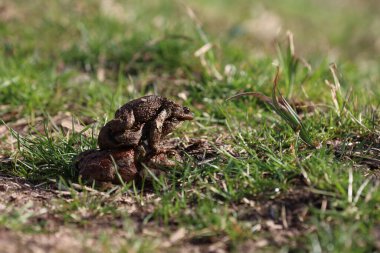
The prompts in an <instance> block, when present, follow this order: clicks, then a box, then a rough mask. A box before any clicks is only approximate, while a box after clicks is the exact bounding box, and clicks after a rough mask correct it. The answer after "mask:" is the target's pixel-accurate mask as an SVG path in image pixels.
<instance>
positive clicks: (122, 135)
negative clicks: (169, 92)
mask: <svg viewBox="0 0 380 253" xmlns="http://www.w3.org/2000/svg"><path fill="white" fill-rule="evenodd" d="M192 119H193V114H192V113H191V112H190V110H189V109H188V108H187V107H183V106H181V105H179V104H177V103H175V102H173V101H170V100H168V99H167V98H164V97H160V96H155V95H151V96H144V97H141V98H138V99H135V100H132V101H130V102H128V103H126V104H125V105H123V106H122V107H121V108H119V109H118V110H117V111H116V113H115V119H113V120H111V121H110V122H108V123H107V124H106V125H105V126H104V127H103V128H102V129H101V131H100V133H99V137H98V144H99V147H100V149H102V150H104V149H115V148H125V147H134V148H136V150H138V152H139V156H141V157H145V158H147V159H149V157H152V156H154V155H155V154H158V153H161V152H165V149H164V148H163V147H161V146H160V141H161V139H162V138H163V137H164V136H166V135H167V134H169V133H170V132H172V131H173V130H174V129H175V128H176V127H177V126H178V125H179V124H180V123H181V122H182V121H185V120H192Z"/></svg>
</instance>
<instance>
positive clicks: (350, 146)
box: [327, 133, 380, 178]
mask: <svg viewBox="0 0 380 253" xmlns="http://www.w3.org/2000/svg"><path fill="white" fill-rule="evenodd" d="M327 144H328V145H330V146H332V147H333V149H334V151H335V155H336V156H337V157H338V158H339V159H348V160H352V161H354V162H355V163H356V164H358V165H362V166H366V167H367V168H369V173H370V174H374V175H375V176H376V177H379V178H380V136H379V135H378V134H376V133H372V134H367V135H360V134H352V135H350V136H348V137H347V138H345V139H334V140H332V141H329V142H327Z"/></svg>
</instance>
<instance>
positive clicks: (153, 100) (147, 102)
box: [115, 95, 167, 123]
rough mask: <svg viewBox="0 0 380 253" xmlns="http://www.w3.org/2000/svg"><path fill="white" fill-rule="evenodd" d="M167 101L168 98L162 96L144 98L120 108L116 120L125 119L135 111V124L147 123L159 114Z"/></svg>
mask: <svg viewBox="0 0 380 253" xmlns="http://www.w3.org/2000/svg"><path fill="white" fill-rule="evenodd" d="M166 101H167V99H166V98H163V97H160V96H155V95H149V96H144V97H141V98H138V99H135V100H132V101H130V102H128V103H126V104H125V105H123V106H122V107H120V108H119V109H118V110H117V111H116V113H115V118H122V119H125V118H126V117H128V112H130V111H133V115H134V117H135V122H137V123H145V122H148V121H150V120H151V119H153V118H155V117H156V116H157V115H158V114H159V112H160V111H161V108H162V107H163V105H164V104H165V103H166Z"/></svg>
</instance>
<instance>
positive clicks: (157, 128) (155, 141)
mask: <svg viewBox="0 0 380 253" xmlns="http://www.w3.org/2000/svg"><path fill="white" fill-rule="evenodd" d="M169 115H170V112H169V111H168V110H166V109H164V110H162V111H161V112H160V113H159V114H158V116H157V118H156V119H155V120H154V121H152V122H150V123H149V124H150V126H149V130H148V131H149V132H148V147H147V149H148V153H147V156H149V157H153V156H154V155H157V154H160V153H164V152H166V150H165V148H164V147H162V146H161V138H162V136H163V134H164V133H163V126H164V123H165V120H166V119H167V118H168V117H169Z"/></svg>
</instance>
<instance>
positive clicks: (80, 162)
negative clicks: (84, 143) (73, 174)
mask: <svg viewBox="0 0 380 253" xmlns="http://www.w3.org/2000/svg"><path fill="white" fill-rule="evenodd" d="M76 167H77V169H78V170H79V175H80V176H81V177H82V178H83V179H84V180H85V181H87V182H90V183H91V182H93V181H95V182H96V183H109V182H111V183H113V184H121V182H120V179H121V180H122V181H123V182H125V183H128V182H131V181H132V180H134V179H135V177H136V175H138V169H137V167H136V162H135V151H134V150H133V149H127V150H89V151H86V152H83V153H82V154H81V155H80V156H79V157H78V158H77V161H76ZM118 174H119V175H120V177H119V176H118Z"/></svg>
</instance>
